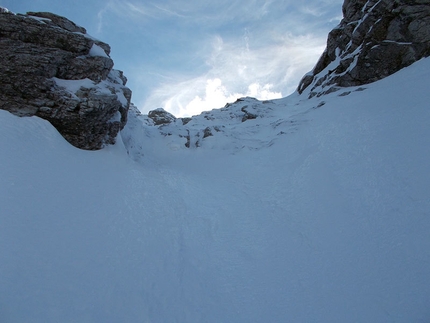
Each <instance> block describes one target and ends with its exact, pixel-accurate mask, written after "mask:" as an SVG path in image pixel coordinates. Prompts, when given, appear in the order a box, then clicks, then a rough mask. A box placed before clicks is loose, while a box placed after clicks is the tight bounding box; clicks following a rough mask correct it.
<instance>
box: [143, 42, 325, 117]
mask: <svg viewBox="0 0 430 323" xmlns="http://www.w3.org/2000/svg"><path fill="white" fill-rule="evenodd" d="M247 37H250V36H248V35H246V36H244V38H243V39H242V40H241V41H237V40H232V41H229V42H227V41H224V40H223V39H222V37H220V36H219V35H218V36H215V37H214V38H213V39H212V46H211V50H210V51H209V52H208V53H207V57H206V64H207V66H208V68H209V70H208V71H207V72H205V73H204V74H203V75H200V76H197V77H194V78H189V79H187V80H184V81H181V82H178V79H181V76H176V77H173V78H172V80H171V81H167V82H165V83H164V84H163V85H162V86H160V87H158V88H157V89H156V90H154V91H153V92H152V93H151V94H150V96H149V98H148V99H147V100H146V101H145V102H143V105H142V104H139V103H138V106H140V108H141V109H142V111H143V112H147V111H149V110H152V109H155V108H158V107H160V103H161V107H163V108H164V109H166V110H167V111H169V112H171V113H173V114H174V115H176V116H190V115H194V114H198V113H200V112H202V111H206V110H211V109H215V108H221V107H223V106H224V105H225V104H226V103H228V102H233V101H235V100H236V99H237V98H239V97H244V96H252V97H255V98H257V99H261V100H267V99H275V98H280V97H282V96H285V95H288V94H290V93H292V92H293V91H294V90H295V88H296V87H297V85H298V81H299V80H300V78H301V77H302V76H303V75H304V74H305V73H306V72H307V71H309V70H310V69H311V68H312V67H313V65H314V64H315V62H316V60H317V59H318V57H319V56H320V55H321V53H322V51H323V49H324V46H325V38H316V37H314V36H311V35H308V36H301V37H293V36H292V35H289V34H287V35H283V36H278V37H276V38H275V39H273V40H272V43H271V44H266V45H265V46H253V45H252V39H250V40H249V43H248V41H247V39H246V38H247ZM251 37H252V36H251ZM157 102H158V105H157Z"/></svg>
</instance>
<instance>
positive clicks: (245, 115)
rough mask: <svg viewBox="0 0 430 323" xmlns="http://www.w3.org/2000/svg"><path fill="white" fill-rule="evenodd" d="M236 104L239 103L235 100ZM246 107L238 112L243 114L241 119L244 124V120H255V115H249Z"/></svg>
mask: <svg viewBox="0 0 430 323" xmlns="http://www.w3.org/2000/svg"><path fill="white" fill-rule="evenodd" d="M236 102H240V101H239V100H237V101H236ZM247 107H248V106H246V105H245V106H244V107H243V108H241V109H240V110H241V111H242V112H243V113H244V115H243V117H242V122H245V121H246V120H252V119H257V115H256V114H254V113H251V112H249V111H247V110H246V108H247Z"/></svg>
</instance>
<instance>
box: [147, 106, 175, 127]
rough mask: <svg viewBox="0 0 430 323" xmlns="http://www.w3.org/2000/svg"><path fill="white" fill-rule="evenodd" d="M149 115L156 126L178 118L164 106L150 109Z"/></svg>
mask: <svg viewBox="0 0 430 323" xmlns="http://www.w3.org/2000/svg"><path fill="white" fill-rule="evenodd" d="M148 117H149V118H151V119H152V120H153V121H154V124H155V125H156V126H159V125H165V124H169V123H171V122H173V121H175V120H176V118H175V116H174V115H173V114H171V113H169V112H167V111H166V110H164V109H163V108H159V109H156V110H152V111H149V112H148Z"/></svg>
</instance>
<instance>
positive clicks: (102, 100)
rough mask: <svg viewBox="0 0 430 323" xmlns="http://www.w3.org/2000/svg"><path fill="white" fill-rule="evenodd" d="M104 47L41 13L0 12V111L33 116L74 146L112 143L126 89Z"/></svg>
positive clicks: (61, 20)
mask: <svg viewBox="0 0 430 323" xmlns="http://www.w3.org/2000/svg"><path fill="white" fill-rule="evenodd" d="M109 54H110V47H109V45H108V44H105V43H103V42H101V41H99V40H96V39H94V38H92V37H90V36H89V35H87V34H86V30H85V29H84V28H83V27H80V26H77V25H76V24H75V23H73V22H72V21H70V20H68V19H67V18H64V17H61V16H57V15H55V14H52V13H47V12H29V13H27V14H26V15H21V14H12V13H9V12H7V11H6V10H3V11H1V12H0V87H1V89H2V91H1V92H0V109H4V110H7V111H9V112H11V113H13V114H15V115H18V116H38V117H41V118H44V119H46V120H48V121H49V122H51V123H52V125H54V126H55V127H56V128H57V130H58V131H59V132H60V133H61V134H62V135H63V137H64V138H65V139H66V140H67V141H69V142H70V143H71V144H73V145H74V146H76V147H78V148H82V149H88V150H95V149H100V148H102V147H103V146H104V145H106V144H113V143H115V138H116V136H117V134H118V132H119V131H120V130H121V129H122V128H123V127H124V125H125V123H126V121H127V110H128V108H129V105H130V100H131V91H130V90H129V89H128V88H127V87H126V86H125V84H126V82H127V79H126V78H125V77H124V75H123V74H122V72H121V71H117V70H113V69H112V68H113V65H114V64H113V61H112V59H111V58H110V57H109Z"/></svg>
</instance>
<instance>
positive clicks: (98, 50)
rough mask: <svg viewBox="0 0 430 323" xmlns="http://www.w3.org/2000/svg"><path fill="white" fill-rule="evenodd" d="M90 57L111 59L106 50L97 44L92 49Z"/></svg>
mask: <svg viewBox="0 0 430 323" xmlns="http://www.w3.org/2000/svg"><path fill="white" fill-rule="evenodd" d="M89 55H90V56H101V57H106V58H110V57H109V56H108V55H107V54H106V52H105V50H104V49H103V48H101V47H100V46H99V45H97V44H93V46H92V47H91V49H90V53H89Z"/></svg>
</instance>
